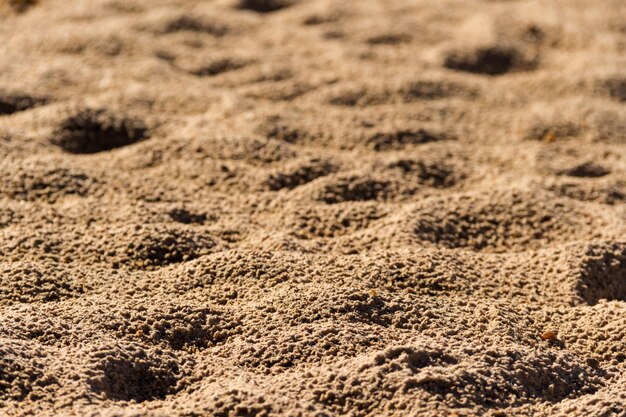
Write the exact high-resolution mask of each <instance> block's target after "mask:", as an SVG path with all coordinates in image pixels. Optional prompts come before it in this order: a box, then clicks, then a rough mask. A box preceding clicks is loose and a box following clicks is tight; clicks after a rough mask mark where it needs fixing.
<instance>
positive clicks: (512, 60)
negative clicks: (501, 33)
mask: <svg viewBox="0 0 626 417" xmlns="http://www.w3.org/2000/svg"><path fill="white" fill-rule="evenodd" d="M443 66H444V67H446V68H449V69H453V70H457V71H464V72H471V73H475V74H486V75H502V74H506V73H508V72H511V71H515V70H523V69H531V68H532V67H534V66H535V63H534V62H530V61H527V60H526V59H524V57H523V56H522V54H521V52H520V51H519V50H517V49H516V48H512V47H504V46H490V47H483V48H478V49H475V50H473V51H457V52H452V53H450V54H449V55H448V56H446V57H445V60H444V63H443Z"/></svg>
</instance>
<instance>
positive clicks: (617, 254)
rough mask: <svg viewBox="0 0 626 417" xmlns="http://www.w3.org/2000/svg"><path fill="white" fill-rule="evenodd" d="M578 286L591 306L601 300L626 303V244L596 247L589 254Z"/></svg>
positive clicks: (579, 291) (580, 293)
mask: <svg viewBox="0 0 626 417" xmlns="http://www.w3.org/2000/svg"><path fill="white" fill-rule="evenodd" d="M587 256H588V259H587V260H586V261H585V262H584V264H583V268H582V273H581V277H580V280H579V284H578V293H579V295H580V296H581V297H582V298H583V299H584V300H585V301H586V302H587V303H589V304H596V303H597V302H598V301H599V300H601V299H606V300H619V301H626V244H624V243H621V244H619V243H618V244H613V245H610V246H608V247H598V246H594V247H591V248H590V249H589V251H588V252H587Z"/></svg>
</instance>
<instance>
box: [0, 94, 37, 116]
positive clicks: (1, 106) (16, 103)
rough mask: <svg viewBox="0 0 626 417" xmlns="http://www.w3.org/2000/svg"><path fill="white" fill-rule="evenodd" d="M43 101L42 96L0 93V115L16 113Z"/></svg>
mask: <svg viewBox="0 0 626 417" xmlns="http://www.w3.org/2000/svg"><path fill="white" fill-rule="evenodd" d="M45 103H46V100H45V99H42V98H35V97H30V96H26V95H15V94H4V93H0V115H8V114H13V113H17V112H20V111H24V110H28V109H30V108H32V107H35V106H38V105H41V104H45Z"/></svg>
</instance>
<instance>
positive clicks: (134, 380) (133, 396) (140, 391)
mask: <svg viewBox="0 0 626 417" xmlns="http://www.w3.org/2000/svg"><path fill="white" fill-rule="evenodd" d="M100 355H102V356H104V358H102V359H101V361H100V363H99V364H98V366H97V368H98V370H99V371H100V375H99V377H97V378H94V379H92V380H91V381H90V384H91V387H92V389H93V390H94V391H96V392H99V393H102V394H104V395H105V396H106V398H107V399H109V400H113V401H136V402H139V403H140V402H144V401H150V400H162V399H164V398H165V397H166V396H167V395H168V394H172V393H174V391H175V387H176V383H177V379H176V376H175V375H176V374H177V373H178V365H177V363H176V362H174V361H173V360H171V359H170V360H169V361H168V360H165V358H154V357H153V356H152V355H149V354H148V353H147V352H144V351H143V350H139V349H133V350H132V351H129V352H126V351H122V350H121V349H120V348H118V349H115V350H113V351H111V352H105V353H101V354H100ZM161 359H163V362H162V361H161Z"/></svg>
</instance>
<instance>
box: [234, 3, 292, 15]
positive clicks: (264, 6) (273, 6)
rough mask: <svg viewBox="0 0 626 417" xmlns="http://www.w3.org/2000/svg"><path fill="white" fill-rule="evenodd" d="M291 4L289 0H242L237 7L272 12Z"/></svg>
mask: <svg viewBox="0 0 626 417" xmlns="http://www.w3.org/2000/svg"><path fill="white" fill-rule="evenodd" d="M291 5H292V2H291V1H289V0H240V1H239V4H238V5H237V8H238V9H244V10H252V11H254V12H257V13H271V12H275V11H277V10H280V9H284V8H286V7H289V6H291Z"/></svg>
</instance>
